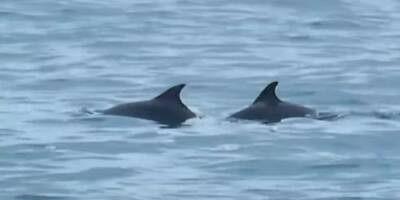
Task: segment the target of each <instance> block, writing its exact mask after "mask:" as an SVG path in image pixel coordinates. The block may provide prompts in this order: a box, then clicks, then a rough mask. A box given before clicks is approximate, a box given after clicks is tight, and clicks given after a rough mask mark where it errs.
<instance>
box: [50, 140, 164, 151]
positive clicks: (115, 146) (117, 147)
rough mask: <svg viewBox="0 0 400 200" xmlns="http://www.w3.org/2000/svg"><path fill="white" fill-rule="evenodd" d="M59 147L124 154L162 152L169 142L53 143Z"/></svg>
mask: <svg viewBox="0 0 400 200" xmlns="http://www.w3.org/2000/svg"><path fill="white" fill-rule="evenodd" d="M52 145H53V146H55V147H56V148H57V149H66V150H72V151H82V152H89V153H98V154H105V155H109V154H124V153H160V152H162V149H163V148H167V147H169V145H168V144H165V143H159V142H157V141H154V142H142V143H139V142H132V141H131V142H130V141H117V140H110V141H99V142H58V143H53V144H52Z"/></svg>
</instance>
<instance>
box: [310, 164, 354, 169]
mask: <svg viewBox="0 0 400 200" xmlns="http://www.w3.org/2000/svg"><path fill="white" fill-rule="evenodd" d="M309 167H310V168H311V169H312V170H332V171H337V170H345V169H358V168H360V167H361V165H360V164H357V163H333V164H317V165H310V166H309Z"/></svg>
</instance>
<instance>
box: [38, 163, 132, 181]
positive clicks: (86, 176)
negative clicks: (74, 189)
mask: <svg viewBox="0 0 400 200" xmlns="http://www.w3.org/2000/svg"><path fill="white" fill-rule="evenodd" d="M135 174H136V172H135V171H134V170H133V169H127V168H121V167H97V168H90V169H87V170H83V171H79V172H75V173H53V174H48V175H43V176H40V177H38V178H39V179H46V180H51V181H85V182H86V181H89V182H92V181H102V180H110V179H114V178H123V177H130V176H132V175H135Z"/></svg>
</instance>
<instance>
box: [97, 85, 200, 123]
mask: <svg viewBox="0 0 400 200" xmlns="http://www.w3.org/2000/svg"><path fill="white" fill-rule="evenodd" d="M183 87H185V84H179V85H176V86H173V87H171V88H169V89H168V90H166V91H165V92H163V93H162V94H160V95H158V96H157V97H155V98H153V99H151V100H147V101H139V102H133V103H125V104H120V105H116V106H114V107H112V108H109V109H107V110H105V111H103V113H104V114H107V115H121V116H128V117H136V118H142V119H148V120H153V121H156V122H158V123H160V124H164V125H167V126H169V127H175V126H179V125H180V124H182V123H183V122H185V121H186V120H187V119H190V118H194V117H196V114H194V113H193V112H192V111H191V110H190V109H189V108H188V107H186V105H185V104H183V103H182V101H181V98H180V93H181V91H182V89H183Z"/></svg>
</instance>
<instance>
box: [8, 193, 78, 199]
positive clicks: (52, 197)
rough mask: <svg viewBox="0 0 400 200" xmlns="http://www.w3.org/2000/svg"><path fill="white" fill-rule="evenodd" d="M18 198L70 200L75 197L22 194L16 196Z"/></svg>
mask: <svg viewBox="0 0 400 200" xmlns="http://www.w3.org/2000/svg"><path fill="white" fill-rule="evenodd" d="M15 199H16V200H67V199H68V200H69V199H74V198H71V197H63V196H48V195H36V194H22V195H18V196H15Z"/></svg>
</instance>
